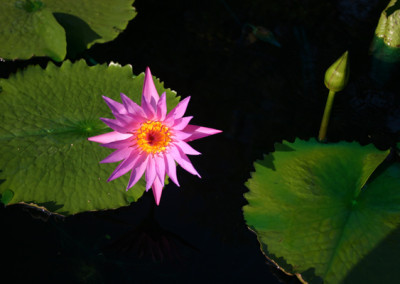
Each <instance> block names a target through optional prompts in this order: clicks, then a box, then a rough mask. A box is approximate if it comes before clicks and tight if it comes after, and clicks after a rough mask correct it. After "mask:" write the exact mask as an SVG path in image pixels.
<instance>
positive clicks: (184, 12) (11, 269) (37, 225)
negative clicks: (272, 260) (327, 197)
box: [0, 0, 400, 283]
mask: <svg viewBox="0 0 400 284" xmlns="http://www.w3.org/2000/svg"><path fill="white" fill-rule="evenodd" d="M388 2H389V1H378V0H369V1H367V0H365V1H362V0H355V1H344V0H342V1H333V0H332V1H321V0H280V1H266V0H253V1H238V0H226V1H222V0H213V1H211V0H209V1H178V0H169V1H156V0H137V1H136V2H135V3H134V6H135V7H136V9H137V11H138V15H137V16H136V18H134V19H133V20H132V21H131V22H130V23H129V25H128V27H127V29H126V30H125V31H124V32H122V33H121V34H120V36H119V37H118V38H117V39H115V40H114V41H112V42H110V43H106V44H98V45H95V46H93V47H92V48H91V49H90V50H87V51H85V52H84V53H82V54H80V55H79V56H80V57H83V58H86V59H87V60H88V62H89V61H90V62H94V61H95V62H98V63H109V62H111V61H114V62H118V63H120V64H122V65H125V64H131V65H132V66H133V71H134V73H135V74H138V73H141V72H143V71H144V70H145V67H146V66H149V67H150V68H151V70H152V73H153V75H155V76H157V77H158V78H160V79H161V80H162V81H164V82H165V87H168V88H171V89H173V90H175V91H177V93H178V95H179V96H181V97H186V96H189V95H190V96H191V101H190V104H189V107H188V110H187V112H186V114H187V115H193V116H194V119H193V120H192V123H193V124H198V125H202V126H207V127H212V128H217V129H221V130H223V133H222V134H218V135H214V136H211V137H208V138H205V139H201V140H198V141H194V142H192V143H191V145H192V146H193V147H194V148H195V149H197V150H198V151H200V152H201V153H202V155H200V156H192V157H191V161H192V163H193V165H194V166H195V167H196V169H197V170H198V172H199V173H200V175H201V176H202V179H198V178H197V177H195V176H192V175H190V174H189V173H187V172H185V171H184V170H182V169H180V168H179V169H178V178H179V180H180V184H181V187H180V188H177V187H176V186H175V185H174V184H172V183H170V184H169V185H167V186H166V188H165V189H164V192H163V196H162V200H161V203H160V206H158V207H155V206H154V199H153V196H152V193H151V192H148V193H145V194H144V196H143V197H142V198H141V199H140V200H139V201H138V202H137V203H135V204H132V205H131V206H129V207H126V208H120V209H118V210H113V211H103V212H88V213H82V214H77V215H75V216H71V217H67V218H61V217H57V216H52V215H48V214H46V213H45V212H41V211H38V210H37V209H32V208H29V207H26V206H22V205H16V206H9V207H7V208H4V207H1V208H0V226H1V228H2V229H1V236H2V242H1V244H2V250H3V253H2V254H1V258H2V260H5V261H6V265H5V266H2V268H1V271H2V275H8V276H11V277H12V278H13V279H14V280H15V282H18V281H21V280H29V281H32V280H42V281H43V282H44V283H200V282H205V281H206V282H209V283H242V282H243V283H245V282H250V281H256V282H262V283H279V282H283V283H298V281H297V279H296V278H295V277H291V276H286V275H284V274H283V273H282V272H280V271H279V270H277V269H276V268H274V267H273V266H272V265H270V264H269V263H268V262H267V260H266V259H265V257H264V256H263V254H262V253H261V251H260V248H259V244H258V242H257V239H256V236H255V235H254V234H253V233H252V232H250V231H249V230H248V229H247V227H246V224H245V221H244V218H243V213H242V207H243V206H244V205H245V204H246V200H245V199H244V197H243V194H244V193H245V192H246V191H247V188H246V187H245V185H244V183H245V182H246V180H247V179H248V178H249V177H250V172H251V171H253V170H254V169H253V165H252V164H253V162H254V161H255V160H256V159H261V158H262V157H263V154H266V153H268V152H271V151H273V149H274V143H277V142H281V141H282V140H288V141H294V139H295V137H300V138H302V139H308V138H310V137H315V136H317V134H318V129H319V124H320V120H321V117H322V113H323V108H324V105H325V100H326V98H327V94H328V90H327V89H326V88H325V86H324V84H323V80H324V73H325V70H326V69H327V68H328V67H329V66H330V65H331V64H332V63H333V62H334V61H335V60H336V59H337V58H338V57H339V56H341V55H342V54H343V52H344V51H346V50H349V53H350V66H351V67H350V68H351V75H350V81H349V85H348V86H347V87H346V88H345V90H344V91H342V92H340V93H338V94H337V95H336V98H335V104H334V109H333V113H332V118H331V122H330V127H329V131H328V140H329V141H331V142H335V141H340V140H346V141H359V142H360V143H361V144H368V143H374V144H375V145H376V146H377V147H378V148H381V149H387V148H388V147H390V146H392V145H394V144H395V142H396V141H398V138H399V137H398V136H399V128H400V127H399V124H400V114H399V113H400V112H399V108H398V107H397V106H399V96H398V92H397V89H396V87H397V84H395V83H396V77H398V70H397V69H393V70H391V75H390V74H389V75H387V74H386V75H387V76H384V78H386V79H385V80H380V79H379V78H381V77H379V76H380V74H381V73H377V71H376V68H375V67H376V65H374V64H375V63H374V62H375V61H374V59H373V58H372V57H371V55H370V54H369V49H370V44H371V41H372V38H373V35H374V30H375V27H376V24H377V22H378V19H379V16H380V13H381V11H382V10H383V9H384V8H385V7H386V5H387V4H388ZM249 24H250V25H254V26H258V27H259V31H260V29H261V31H263V29H264V34H265V33H266V31H265V30H269V31H271V32H273V34H274V35H275V38H276V40H277V41H278V42H279V43H280V46H276V45H273V44H271V43H269V42H267V41H265V40H263V38H262V37H261V36H260V35H259V37H257V36H255V34H254V33H252V29H251V27H250V26H249ZM71 60H75V59H74V58H71ZM46 62H47V59H33V60H30V61H27V62H6V63H1V64H0V75H1V77H7V76H8V75H9V74H10V73H11V72H15V70H17V68H23V67H24V66H27V65H29V64H35V63H39V64H42V65H43V66H45V65H46ZM374 70H375V71H374ZM380 70H381V71H382V69H380ZM377 78H378V79H377Z"/></svg>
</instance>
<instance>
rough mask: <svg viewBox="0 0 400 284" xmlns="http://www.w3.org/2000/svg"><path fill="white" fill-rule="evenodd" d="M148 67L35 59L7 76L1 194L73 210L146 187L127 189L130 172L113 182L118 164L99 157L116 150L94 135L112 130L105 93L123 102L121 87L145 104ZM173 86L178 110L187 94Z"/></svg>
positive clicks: (104, 205) (0, 104) (113, 204)
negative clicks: (141, 70)
mask: <svg viewBox="0 0 400 284" xmlns="http://www.w3.org/2000/svg"><path fill="white" fill-rule="evenodd" d="M143 80H144V74H140V75H139V76H136V77H135V76H134V75H133V74H132V68H131V66H130V65H127V66H123V67H122V66H120V65H117V64H112V65H110V66H107V65H96V66H92V67H89V66H87V65H86V63H85V62H84V61H78V62H76V63H74V64H72V63H71V62H69V61H66V62H64V63H63V64H62V65H61V66H60V67H57V66H55V65H54V64H52V63H50V64H49V65H48V66H47V68H46V69H42V68H41V67H39V66H31V67H28V68H27V69H26V70H24V71H22V72H18V73H16V74H15V75H12V76H11V77H10V78H9V79H0V90H2V91H1V92H0V121H1V122H2V123H1V126H0V145H1V146H0V180H3V182H2V183H1V184H0V194H3V193H4V192H5V191H6V190H11V191H12V192H13V193H14V196H13V198H12V200H11V201H10V202H9V203H8V205H10V204H15V203H21V202H22V203H29V204H30V203H32V204H36V205H38V206H41V207H45V208H46V209H47V210H49V211H51V212H56V213H58V214H63V215H69V214H75V213H79V212H83V211H88V210H103V209H112V208H118V207H121V206H126V205H128V204H129V203H130V202H132V201H136V200H137V199H138V198H139V197H140V196H141V195H142V194H143V191H144V190H145V182H144V180H141V181H140V182H139V183H138V184H137V185H135V186H134V187H133V188H132V189H130V190H129V191H126V190H125V188H126V185H127V183H128V179H129V175H128V174H127V175H125V176H123V177H121V178H118V179H116V180H114V181H112V182H109V183H108V182H106V180H107V178H108V177H109V175H110V174H111V173H112V172H113V170H114V169H115V167H116V166H117V164H101V165H100V164H99V161H101V160H102V159H103V158H105V157H106V156H108V155H109V154H110V153H111V152H112V150H111V149H108V148H104V147H100V146H99V145H98V144H96V143H92V142H89V141H88V140H87V138H88V137H91V136H94V135H97V134H101V133H105V132H109V131H111V129H109V128H108V127H107V126H106V125H105V124H104V123H103V122H101V121H100V119H99V118H100V117H110V118H112V117H113V116H112V114H111V111H110V109H109V108H108V106H107V104H106V103H105V102H104V100H103V99H102V95H106V96H108V97H110V98H112V99H114V100H117V101H121V99H120V92H122V93H125V94H126V95H127V96H129V97H130V98H132V99H133V100H134V101H136V102H138V103H140V100H141V93H142V87H143ZM155 84H156V88H157V90H158V91H159V92H160V93H161V92H164V91H166V93H167V105H168V109H169V110H170V109H171V108H173V107H174V106H176V105H177V103H178V101H179V98H178V97H176V93H175V92H173V91H171V90H170V89H164V87H163V84H162V83H160V81H158V80H155Z"/></svg>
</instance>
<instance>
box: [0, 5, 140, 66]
mask: <svg viewBox="0 0 400 284" xmlns="http://www.w3.org/2000/svg"><path fill="white" fill-rule="evenodd" d="M133 2H134V0H115V1H108V0H15V1H8V0H7V1H6V0H0V25H1V27H2V28H1V29H0V42H1V43H2V44H1V45H0V58H4V59H10V60H14V59H29V58H31V57H32V56H49V57H51V58H52V59H54V60H55V61H62V60H63V59H64V58H65V56H66V53H67V48H68V53H69V54H70V55H72V56H74V55H76V53H78V52H81V51H83V50H84V49H86V48H89V47H91V46H92V45H93V44H95V43H104V42H107V41H111V40H113V39H115V38H116V37H117V36H118V34H119V33H121V32H122V31H123V30H124V29H125V28H126V26H127V24H128V22H129V21H130V20H131V19H133V18H134V17H135V16H136V11H135V9H134V8H133V7H132V4H133ZM67 42H68V47H67Z"/></svg>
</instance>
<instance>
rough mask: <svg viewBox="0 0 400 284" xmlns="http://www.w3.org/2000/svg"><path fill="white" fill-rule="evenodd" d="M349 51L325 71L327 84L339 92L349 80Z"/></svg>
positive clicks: (329, 87)
mask: <svg viewBox="0 0 400 284" xmlns="http://www.w3.org/2000/svg"><path fill="white" fill-rule="evenodd" d="M348 54H349V53H348V51H346V52H345V53H343V55H342V56H341V57H340V58H339V59H338V60H336V61H335V63H333V64H332V65H331V67H329V68H328V70H326V72H325V86H326V87H327V88H328V89H329V90H331V91H334V92H339V91H341V90H343V89H344V87H346V85H347V82H348V81H349V74H350V66H349V64H348V62H347V58H348Z"/></svg>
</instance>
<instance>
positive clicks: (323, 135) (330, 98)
mask: <svg viewBox="0 0 400 284" xmlns="http://www.w3.org/2000/svg"><path fill="white" fill-rule="evenodd" d="M334 98H335V92H334V91H332V90H330V91H329V95H328V99H327V100H326V105H325V110H324V116H323V117H322V122H321V127H320V128H319V134H318V140H319V141H320V142H323V141H325V140H326V132H327V130H328V124H329V117H330V116H331V110H332V105H333V100H334Z"/></svg>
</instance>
